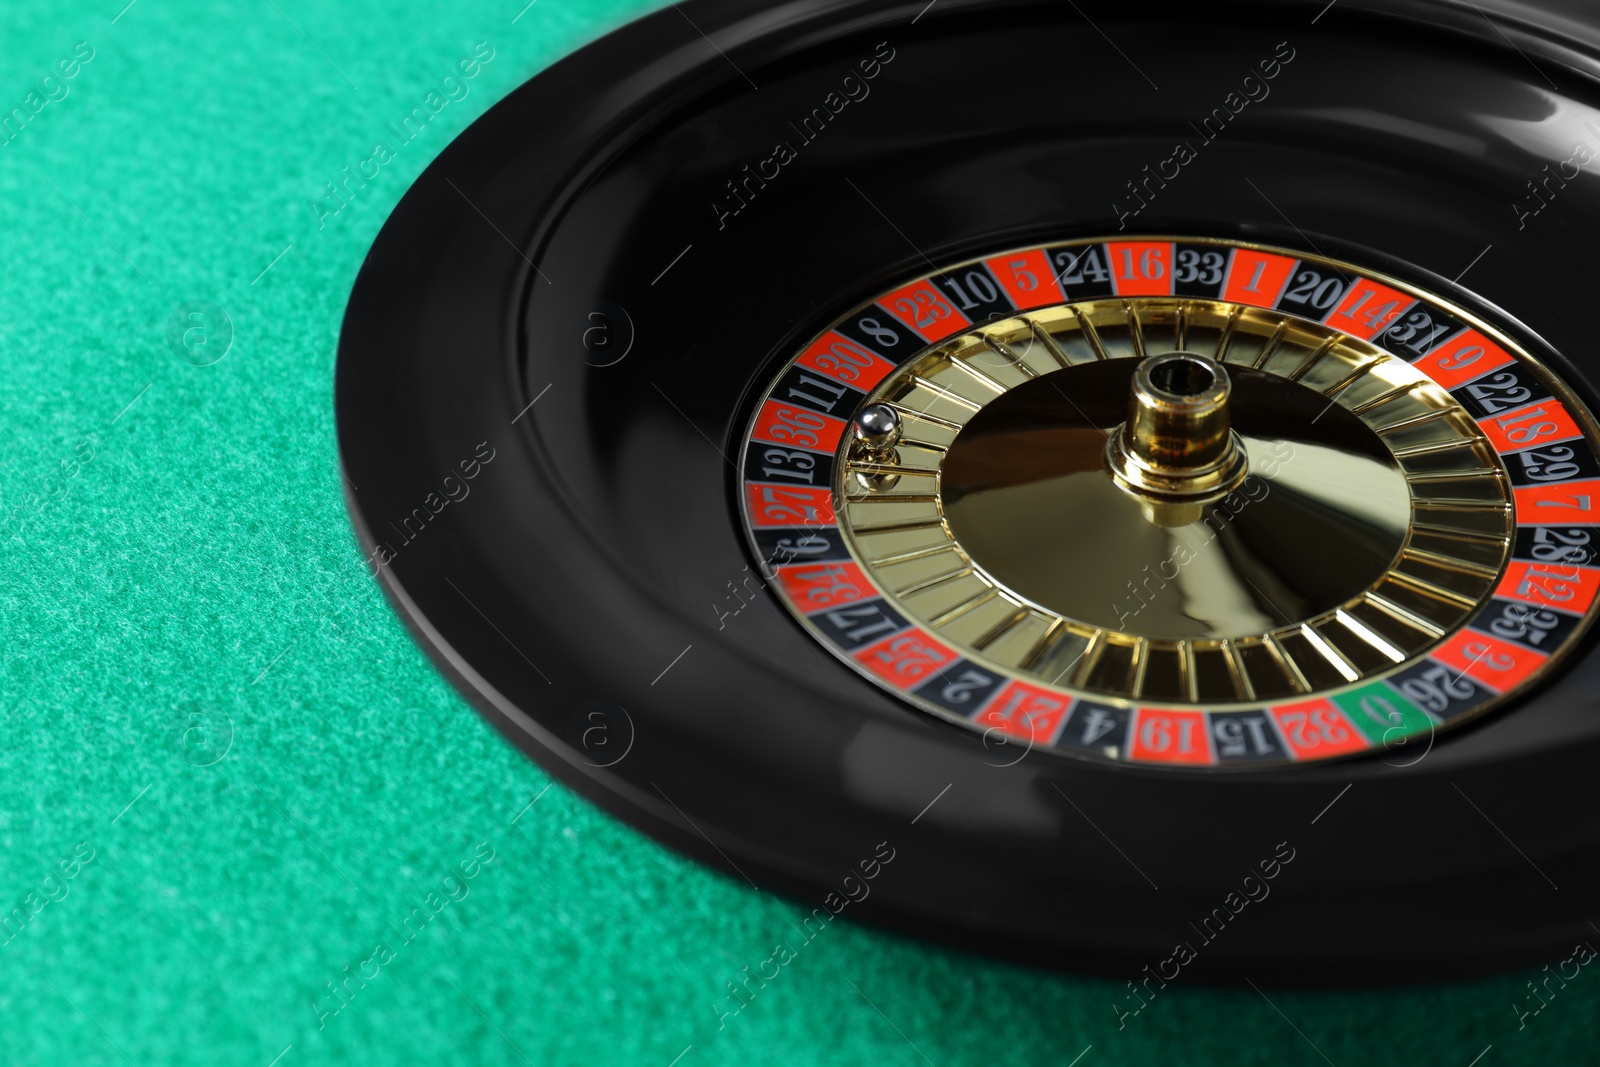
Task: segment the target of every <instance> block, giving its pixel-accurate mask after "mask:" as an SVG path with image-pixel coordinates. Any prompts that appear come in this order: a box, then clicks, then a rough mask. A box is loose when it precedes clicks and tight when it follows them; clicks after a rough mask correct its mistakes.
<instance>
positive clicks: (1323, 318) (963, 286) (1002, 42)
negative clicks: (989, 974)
mask: <svg viewBox="0 0 1600 1067" xmlns="http://www.w3.org/2000/svg"><path fill="white" fill-rule="evenodd" d="M1597 77H1600V32H1597V31H1596V29H1595V28H1594V26H1593V25H1592V24H1591V22H1590V21H1586V20H1585V17H1584V14H1583V12H1582V11H1580V10H1579V9H1577V8H1576V7H1567V6H1562V5H1556V4H1513V3H1502V4H1494V5H1490V4H1483V5H1475V4H1472V3H1463V4H1457V3H1453V2H1445V0H1389V2H1384V3H1377V2H1361V0H1337V3H1336V4H1322V3H1309V4H1300V3H1289V2H1278V3H1270V4H1263V3H1250V2H1238V3H1226V4H1221V5H1212V6H1209V7H1207V8H1205V9H1204V10H1203V11H1201V10H1199V9H1196V8H1193V7H1192V6H1191V7H1170V8H1169V7H1161V8H1160V9H1159V11H1158V12H1157V11H1145V10H1142V9H1140V10H1135V9H1132V8H1129V7H1128V6H1127V5H1107V4H1094V3H1088V2H1084V3H1081V4H1069V5H1065V6H1063V5H1059V4H1045V3H1036V2H1027V0H981V2H980V0H966V2H963V0H936V2H935V3H922V2H914V3H908V4H898V3H887V4H886V3H863V2H859V0H822V2H808V3H794V4H786V5H777V6H761V7H752V6H751V5H748V4H742V3H741V4H735V3H721V2H706V3H688V4H684V5H682V6H681V7H675V8H672V9H668V10H663V11H661V12H658V13H656V14H654V15H652V16H650V17H648V18H645V19H643V20H640V21H638V22H636V23H633V24H631V25H629V26H627V27H625V28H623V29H621V30H619V31H617V32H616V33H614V34H612V35H610V36H608V37H605V38H603V39H601V40H599V41H597V42H595V43H594V44H592V45H590V46H588V47H586V48H585V49H583V50H581V51H579V52H577V53H575V54H574V55H572V56H570V57H568V58H567V59H565V60H563V61H561V62H560V63H558V64H556V65H555V66H553V67H552V68H550V69H549V70H547V71H545V72H544V73H542V74H540V75H538V76H537V77H536V78H534V79H533V80H531V81H530V82H528V83H527V84H526V85H524V86H523V87H521V88H519V89H517V90H516V91H515V92H513V93H512V94H511V95H509V96H508V97H507V98H506V99H505V100H503V101H502V102H500V103H499V104H497V105H496V106H495V107H494V108H493V109H492V110H490V111H489V112H488V113H487V114H485V115H484V116H483V117H482V118H481V119H479V120H478V121H477V122H476V123H474V124H473V126H472V127H471V128H470V129H468V130H467V131H465V132H464V133H463V134H462V135H461V136H460V137H459V138H458V139H457V140H455V141H454V142H453V143H452V144H451V145H450V146H449V147H448V148H447V149H446V150H445V151H444V152H443V153H442V154H441V155H440V156H439V157H438V158H437V159H436V160H435V161H434V162H433V163H432V164H431V165H430V166H429V167H428V168H427V170H426V171H425V172H424V173H423V174H422V175H421V177H420V178H419V179H418V181H417V182H416V183H415V184H414V185H413V187H412V188H411V190H410V191H409V192H408V193H407V194H406V196H405V197H404V198H403V199H402V200H401V202H400V203H399V204H398V206H397V207H396V209H395V210H394V212H393V214H392V215H391V217H390V219H389V221H388V222H387V223H386V224H385V226H384V228H383V230H382V232H381V233H380V234H379V235H378V237H377V239H376V241H375V242H374V244H373V246H372V250H371V252H370V254H369V255H368V257H367V259H366V261H365V263H364V264H363V266H362V268H361V271H360V274H359V276H358V278H357V279H356V282H355V285H354V288H353V292H352V294H351V297H350V302H349V305H348V309H347V311H346V314H345V318H344V324H343V328H342V331H341V334H340V339H339V361H338V369H337V378H336V412H337V417H338V429H339V449H340V456H341V459H342V463H343V467H344V471H345V473H346V475H347V476H348V481H349V485H348V486H347V498H348V502H349V506H350V511H351V515H352V517H353V521H354V523H355V526H356V529H357V531H358V534H359V536H360V539H361V544H362V550H363V554H364V555H365V557H366V561H367V565H368V567H369V569H370V572H371V574H372V575H373V576H374V577H375V578H376V579H377V581H378V582H379V584H380V585H381V586H382V587H383V589H384V590H385V592H386V593H387V594H388V597H389V599H390V601H391V603H392V605H393V606H394V607H395V608H396V609H397V611H398V612H399V614H400V615H401V616H402V617H403V618H404V619H405V620H406V622H407V623H408V624H409V626H410V628H411V630H412V632H413V633H414V635H415V636H416V638H417V639H418V640H419V642H420V643H421V644H422V646H423V647H424V648H425V649H426V650H427V651H428V652H429V653H430V654H431V656H432V657H433V659H434V661H435V662H436V663H437V664H438V665H439V666H440V668H441V669H442V670H443V671H444V672H445V673H446V674H447V675H448V676H449V677H450V678H451V679H452V680H453V681H454V682H455V684H456V685H457V686H458V687H459V689H460V690H461V691H462V692H463V693H464V694H465V695H466V696H467V697H468V698H469V699H470V700H472V702H473V703H474V704H475V705H476V706H477V707H478V708H479V710H480V711H481V712H482V713H483V714H484V715H485V716H486V717H487V718H488V719H489V720H490V721H491V722H493V723H494V724H495V725H496V726H497V727H499V728H500V729H501V730H502V731H503V732H504V733H505V734H506V735H507V736H508V737H509V738H511V739H512V740H513V741H514V742H515V743H516V744H518V745H519V746H520V747H521V748H522V749H523V750H524V751H526V752H527V753H528V754H529V755H530V756H532V757H533V758H534V759H535V760H536V761H538V763H539V764H540V766H542V767H543V768H545V769H546V770H547V771H548V772H549V773H550V774H552V775H553V776H555V777H556V778H557V779H558V780H560V781H561V782H563V783H564V784H566V785H567V786H569V787H570V788H571V789H573V790H575V791H577V792H578V793H580V794H582V795H583V796H585V797H587V798H589V799H590V800H592V801H594V802H595V803H596V804H598V805H600V806H601V807H603V808H604V809H605V810H607V811H609V812H611V813H613V814H615V815H617V816H619V817H621V818H622V819H624V820H625V821H627V822H629V823H631V824H632V825H634V826H636V827H639V828H641V829H642V830H644V831H645V832H646V833H648V834H650V835H652V836H654V837H656V838H658V839H660V840H661V841H664V842H666V843H668V844H669V845H671V846H672V847H673V848H675V849H678V850H680V851H682V852H685V853H688V854H689V855H691V856H693V857H695V858H697V859H699V860H701V861H703V862H705V863H707V864H709V865H711V866H713V867H716V868H719V869H721V870H723V871H725V872H727V873H728V874H729V875H730V876H731V877H733V878H736V879H741V880H745V881H749V882H750V883H751V884H752V885H759V886H764V887H769V888H773V889H776V890H778V891H780V892H782V893H784V894H786V895H787V896H789V897H790V898H792V899H794V900H796V901H800V902H803V903H804V905H805V907H806V908H807V909H809V914H808V915H807V918H806V926H805V928H804V930H801V929H800V928H799V927H798V926H797V927H796V934H797V937H799V938H801V939H804V940H803V941H802V943H804V942H805V941H809V936H814V933H813V932H812V931H813V929H814V928H820V927H821V925H822V924H824V923H827V922H830V921H831V920H832V918H833V917H834V916H838V915H844V914H848V915H849V916H851V917H854V918H861V919H865V920H868V921H871V922H874V923H879V924H883V925H886V926H889V927H892V928H895V929H900V930H906V931H911V932H914V933H917V934H920V935H923V936H927V937H931V938H933V939H936V940H940V941H943V942H946V943H948V944H953V945H956V946H959V947H964V948H969V949H976V950H979V951H982V952H985V953H989V954H994V955H999V956H1003V957H1007V958H1011V959H1016V960H1021V961H1025V962H1029V963H1034V964H1041V965H1044V966H1047V967H1052V968H1063V969H1069V970H1077V971H1092V972H1105V973H1111V974H1117V975H1122V974H1133V973H1136V972H1138V973H1142V974H1144V975H1145V976H1146V977H1144V979H1143V984H1142V994H1141V991H1140V990H1135V989H1134V983H1133V982H1129V983H1128V986H1129V990H1130V991H1132V992H1131V993H1130V994H1129V997H1130V999H1127V1000H1126V1001H1125V1003H1124V1005H1123V1006H1121V1007H1119V1008H1117V1009H1116V1010H1117V1012H1118V1021H1119V1023H1125V1021H1126V1018H1127V1017H1128V1016H1129V1015H1132V1014H1137V1013H1138V1011H1139V1010H1142V1008H1143V1006H1144V1004H1145V1003H1146V997H1147V996H1149V995H1153V992H1154V988H1155V987H1153V986H1152V984H1151V982H1152V978H1153V979H1154V981H1155V983H1156V985H1157V986H1158V987H1160V988H1164V987H1165V985H1166V983H1167V982H1169V981H1173V980H1175V979H1176V977H1177V975H1179V974H1184V975H1186V976H1192V977H1195V979H1196V980H1199V981H1221V982H1245V981H1251V980H1253V981H1260V982H1274V983H1279V984H1301V985H1326V984H1351V983H1374V982H1382V981H1393V980H1396V979H1407V980H1418V979H1436V978H1443V977H1459V976H1461V975H1463V974H1468V973H1481V972H1485V971H1493V970H1497V969H1504V968H1507V967H1511V966H1520V965H1537V964H1538V963H1540V962H1544V961H1548V960H1555V959H1558V958H1562V957H1565V956H1567V955H1568V953H1569V951H1570V950H1571V946H1572V945H1573V944H1574V943H1575V942H1583V940H1584V939H1585V938H1587V937H1591V936H1593V927H1592V926H1591V924H1590V918H1589V917H1590V916H1591V915H1592V914H1593V901H1594V899H1595V891H1596V889H1597V888H1600V885H1597V879H1596V873H1597V872H1596V868H1595V864H1594V860H1593V856H1594V853H1595V847H1596V845H1597V844H1600V823H1597V821H1596V813H1597V808H1596V805H1595V802H1594V799H1593V795H1592V786H1591V782H1592V767H1593V765H1594V762H1595V759H1596V757H1597V756H1600V717H1597V715H1596V704H1595V696H1594V692H1595V685H1596V681H1597V679H1600V673H1597V672H1600V661H1597V660H1596V659H1595V657H1594V652H1593V648H1594V634H1593V627H1592V625H1591V624H1592V622H1593V617H1594V614H1595V612H1596V610H1597V604H1596V599H1597V596H1600V564H1597V560H1596V557H1597V554H1600V539H1597V537H1596V535H1597V534H1600V455H1597V451H1596V450H1597V449H1600V428H1597V424H1596V422H1595V416H1594V412H1595V411H1596V407H1595V405H1596V403H1597V402H1600V400H1597V397H1596V394H1595V392H1594V386H1593V375H1594V372H1595V364H1594V356H1593V353H1592V351H1591V346H1590V341H1589V338H1588V332H1587V328H1588V319H1587V316H1586V315H1585V314H1584V313H1583V310H1582V309H1583V308H1584V307H1585V306H1586V305H1587V303H1588V301H1589V299H1590V296H1589V293H1588V292H1587V287H1588V285H1589V281H1590V278H1591V273H1590V272H1589V271H1588V269H1587V267H1586V266H1585V262H1586V252H1585V251H1584V249H1585V247H1586V246H1585V244H1584V235H1585V233H1586V232H1587V231H1588V229H1589V228H1591V227H1592V226H1593V225H1594V224H1595V222H1596V221H1597V218H1596V214H1595V213H1596V211H1597V210H1600V200H1597V199H1596V196H1595V193H1594V190H1593V188H1592V186H1593V182H1592V180H1591V177H1592V176H1591V175H1589V174H1587V173H1586V172H1585V168H1587V167H1589V166H1590V165H1591V164H1592V163H1593V161H1594V159H1595V156H1596V152H1597V151H1600V117H1597V115H1596V112H1595V106H1596V103H1597V101H1600V86H1597V83H1596V78H1597ZM1558 210H1559V213H1560V218H1559V219H1557V218H1553V217H1552V216H1554V215H1556V213H1557V211H1558ZM355 486H359V487H360V488H359V489H357V488H354V487H355ZM808 935H809V936H808ZM791 954H792V950H791ZM1591 955H1592V952H1591ZM766 962H767V963H772V964H773V965H775V966H781V964H782V963H783V962H784V961H783V960H781V959H776V957H774V958H773V959H769V960H768V961H766ZM1141 967H1143V968H1145V970H1144V971H1143V972H1140V968H1141ZM762 973H763V974H765V972H762ZM1133 996H1138V997H1139V999H1138V1000H1133V999H1131V997H1133ZM734 1004H738V1005H741V1006H742V1004H743V1001H735V1002H730V1007H729V1008H728V1010H727V1011H726V1012H725V1013H724V1015H723V1016H722V1017H720V1018H719V1021H725V1019H726V1017H727V1016H728V1015H732V1014H736V1013H737V1009H736V1008H735V1007H733V1006H732V1005H734Z"/></svg>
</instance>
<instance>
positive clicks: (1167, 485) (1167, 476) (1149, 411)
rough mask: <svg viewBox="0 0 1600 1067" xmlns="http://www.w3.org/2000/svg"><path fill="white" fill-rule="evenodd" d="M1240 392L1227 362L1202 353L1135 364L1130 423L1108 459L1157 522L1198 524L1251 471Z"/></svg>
mask: <svg viewBox="0 0 1600 1067" xmlns="http://www.w3.org/2000/svg"><path fill="white" fill-rule="evenodd" d="M1232 391H1233V387H1232V383H1231V382H1230V381H1229V379H1228V372H1227V370H1226V369H1224V368H1223V366H1222V364H1220V363H1218V362H1217V361H1216V360H1213V359H1208V358H1207V357H1205V356H1202V355H1199V354H1197V353H1194V352H1166V353H1163V354H1161V355H1158V356H1150V357H1148V358H1147V359H1145V360H1143V361H1142V362H1140V364H1139V366H1138V368H1137V369H1135V371H1134V374H1133V386H1132V390H1131V392H1130V395H1129V397H1128V421H1127V422H1125V423H1123V424H1122V425H1121V426H1119V427H1117V428H1116V429H1114V430H1113V431H1112V432H1111V435H1110V437H1109V438H1108V439H1107V441H1106V465H1107V467H1108V469H1109V470H1110V472H1111V477H1112V478H1113V479H1114V480H1115V481H1116V483H1117V486H1118V487H1119V488H1120V489H1122V490H1123V491H1124V492H1126V493H1128V494H1129V495H1130V496H1133V497H1134V498H1136V499H1137V500H1138V501H1139V503H1140V507H1141V510H1142V511H1143V513H1144V517H1145V518H1146V519H1148V520H1149V521H1150V522H1152V523H1154V524H1155V525H1157V526H1163V527H1174V526H1186V525H1188V524H1189V523H1191V522H1197V521H1199V519H1200V516H1201V514H1202V512H1203V511H1204V509H1205V507H1206V505H1207V504H1211V503H1215V502H1216V501H1218V500H1221V499H1222V498H1223V497H1225V496H1227V495H1228V494H1229V493H1231V492H1233V491H1234V490H1235V489H1237V488H1238V487H1239V485H1240V484H1241V483H1242V482H1243V481H1244V480H1245V478H1246V477H1247V476H1248V474H1249V472H1250V471H1249V463H1248V459H1247V457H1246V454H1245V450H1244V445H1243V443H1242V442H1241V441H1240V440H1239V436H1238V434H1236V433H1234V432H1233V429H1232V427H1231V425H1230V420H1229V416H1228V403H1229V398H1230V396H1231V394H1232Z"/></svg>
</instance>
